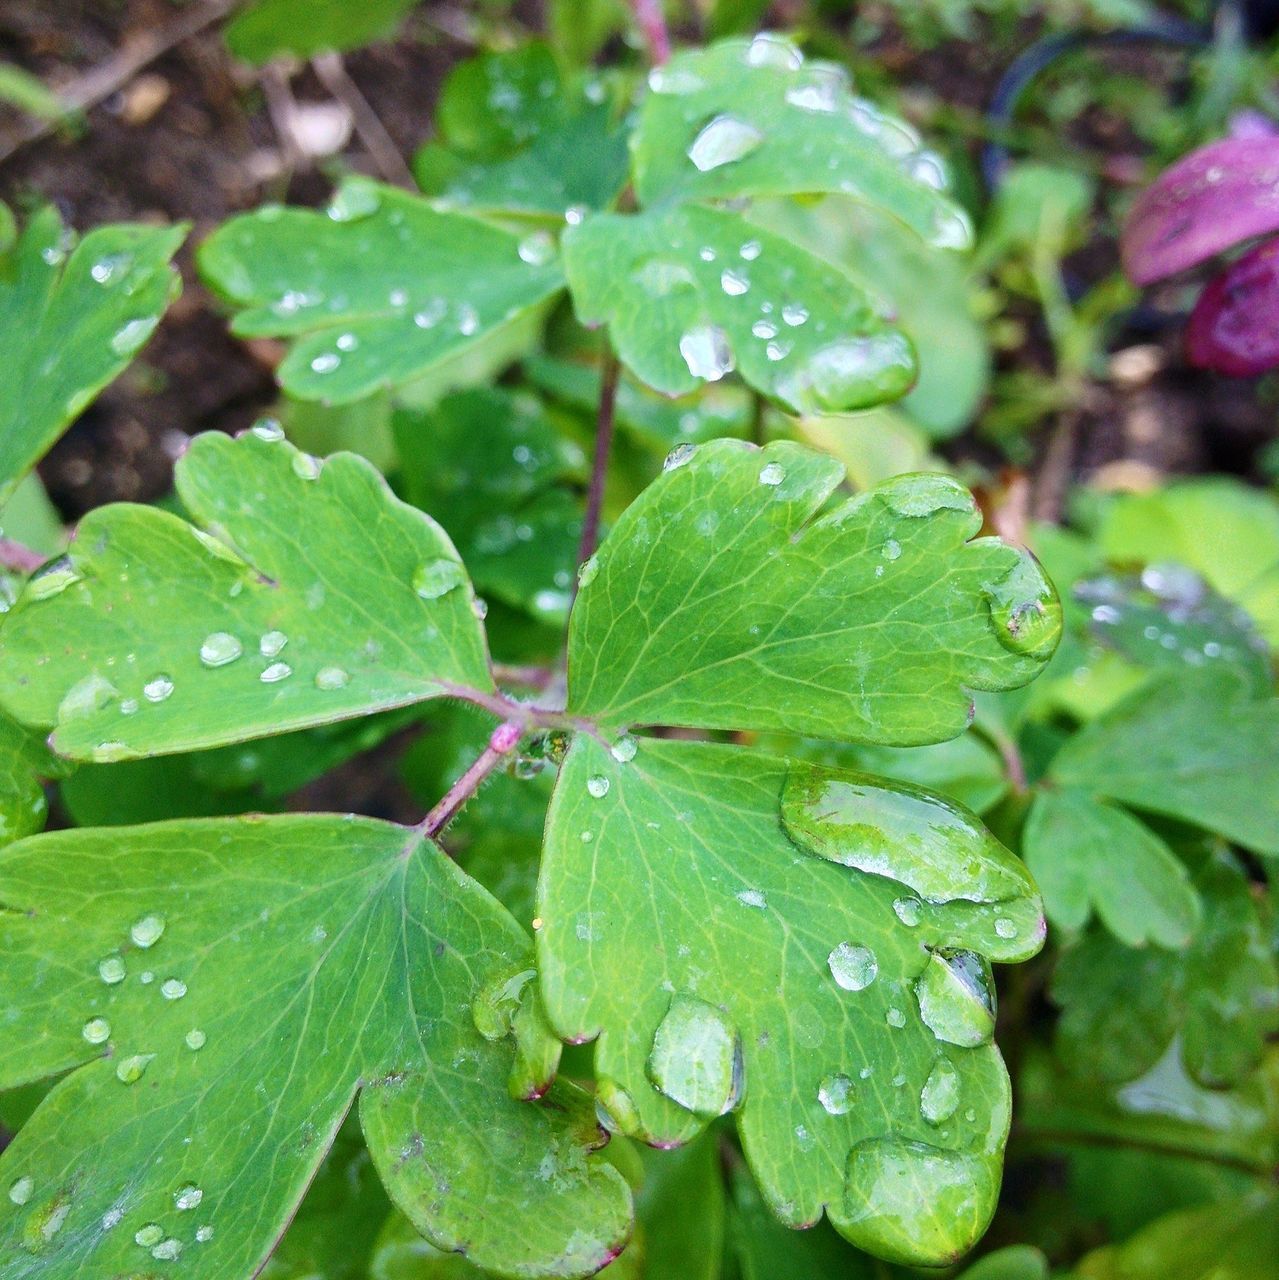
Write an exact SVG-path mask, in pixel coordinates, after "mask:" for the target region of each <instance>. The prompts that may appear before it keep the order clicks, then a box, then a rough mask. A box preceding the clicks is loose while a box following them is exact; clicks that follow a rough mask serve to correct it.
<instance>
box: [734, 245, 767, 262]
mask: <svg viewBox="0 0 1279 1280" xmlns="http://www.w3.org/2000/svg"><path fill="white" fill-rule="evenodd" d="M737 252H738V254H739V255H740V256H741V258H742V261H743V262H754V261H755V259H756V258H758V257H759V255H760V254H761V253H762V252H763V246H762V245H761V244H760V242H759V241H758V240H747V241H746V243H745V244H744V245H742V247H741V248H740V249H738V251H737Z"/></svg>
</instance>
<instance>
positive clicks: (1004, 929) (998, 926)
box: [995, 917, 1017, 938]
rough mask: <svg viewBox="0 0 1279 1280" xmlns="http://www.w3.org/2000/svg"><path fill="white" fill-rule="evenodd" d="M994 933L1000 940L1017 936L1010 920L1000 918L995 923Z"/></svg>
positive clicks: (1014, 926) (1015, 927)
mask: <svg viewBox="0 0 1279 1280" xmlns="http://www.w3.org/2000/svg"><path fill="white" fill-rule="evenodd" d="M995 932H996V933H997V934H998V935H999V936H1000V937H1001V938H1015V937H1016V936H1017V926H1016V925H1015V924H1013V922H1012V921H1011V920H1009V919H1006V918H1004V917H1000V919H998V920H996V921H995Z"/></svg>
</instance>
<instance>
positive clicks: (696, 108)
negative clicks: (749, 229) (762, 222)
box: [631, 34, 970, 248]
mask: <svg viewBox="0 0 1279 1280" xmlns="http://www.w3.org/2000/svg"><path fill="white" fill-rule="evenodd" d="M649 90H650V92H649V93H648V95H647V96H646V97H645V99H644V102H643V104H642V106H641V108H640V115H639V122H638V124H637V126H636V130H635V136H634V140H633V142H632V147H631V151H632V169H633V174H634V182H635V191H636V194H637V195H638V196H639V199H640V203H641V204H644V205H656V204H659V203H662V202H664V201H669V200H707V199H716V200H725V199H734V198H737V197H741V196H766V195H798V194H816V193H820V192H838V193H841V194H844V195H849V196H853V197H855V198H857V199H859V200H863V201H865V202H866V203H868V204H872V205H875V206H877V207H879V208H882V209H883V210H885V211H886V212H888V213H891V214H893V215H894V216H895V217H897V218H899V219H901V220H902V221H903V222H905V223H906V224H907V225H908V226H909V227H911V228H912V229H913V230H914V231H916V232H917V233H918V234H919V235H921V236H923V237H924V239H926V240H928V241H930V242H931V243H933V244H936V245H938V246H944V247H947V248H963V247H965V246H966V245H967V244H968V242H969V238H970V231H969V227H968V222H967V219H966V218H965V217H964V215H963V213H962V211H961V210H960V209H959V207H958V206H957V205H955V204H953V203H952V202H951V201H950V200H949V199H948V198H947V197H946V195H945V194H944V188H945V185H946V175H945V172H944V170H943V168H942V164H941V161H940V160H939V159H938V157H937V156H936V155H934V154H933V153H932V152H930V151H926V150H923V149H922V148H921V145H920V139H919V135H918V134H917V133H916V132H915V131H914V130H913V129H912V128H910V126H909V125H907V124H905V123H904V122H903V121H901V120H898V119H896V118H895V117H893V116H889V115H887V114H885V113H884V112H883V111H881V110H880V109H879V108H878V107H876V106H875V105H874V104H873V103H871V102H869V101H867V100H866V99H865V98H858V97H855V96H854V95H853V94H852V92H851V90H850V88H849V84H848V78H847V73H846V72H845V71H844V69H843V68H842V67H840V66H837V65H836V64H834V63H829V62H813V63H805V61H804V57H803V55H802V54H801V53H800V51H799V49H798V48H797V47H796V46H795V45H794V44H792V43H791V42H790V41H789V40H787V39H785V38H784V37H780V36H776V35H771V34H762V35H759V36H756V37H755V38H754V39H753V40H739V39H733V40H721V41H719V42H717V43H716V44H714V45H711V46H710V47H709V48H706V49H699V50H686V51H684V52H681V53H677V54H676V55H675V56H674V57H673V58H672V59H671V60H670V61H669V62H668V63H667V64H666V65H665V66H662V67H659V68H657V69H656V70H655V71H653V72H652V74H651V75H650V76H649Z"/></svg>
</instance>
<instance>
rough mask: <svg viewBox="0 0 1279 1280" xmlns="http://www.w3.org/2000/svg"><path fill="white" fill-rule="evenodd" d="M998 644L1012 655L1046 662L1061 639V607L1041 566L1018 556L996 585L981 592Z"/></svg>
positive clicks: (987, 585)
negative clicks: (984, 597)
mask: <svg viewBox="0 0 1279 1280" xmlns="http://www.w3.org/2000/svg"><path fill="white" fill-rule="evenodd" d="M982 590H983V593H984V594H985V596H986V602H987V605H988V607H989V609H990V621H991V624H992V625H993V626H994V628H995V635H996V636H997V637H998V639H999V643H1000V644H1002V645H1003V646H1004V648H1005V649H1007V650H1008V651H1009V652H1010V653H1016V654H1027V655H1029V656H1030V657H1035V658H1046V657H1048V656H1049V655H1050V654H1051V653H1052V652H1053V650H1054V649H1055V648H1056V647H1057V640H1058V638H1059V637H1060V635H1061V605H1060V604H1059V603H1058V602H1057V598H1056V596H1055V595H1054V594H1053V591H1052V588H1051V587H1050V586H1049V585H1048V582H1047V580H1046V579H1045V577H1044V575H1043V574H1042V573H1041V572H1040V571H1039V566H1038V565H1037V564H1036V563H1035V562H1034V560H1032V559H1031V558H1030V556H1028V555H1024V554H1023V555H1019V556H1018V557H1017V560H1016V562H1015V563H1014V564H1013V566H1012V568H1011V569H1010V570H1009V571H1008V572H1007V573H1006V574H1005V575H1004V576H1003V577H1002V578H1000V579H999V580H998V581H997V582H991V583H986V584H985V586H983V588H982Z"/></svg>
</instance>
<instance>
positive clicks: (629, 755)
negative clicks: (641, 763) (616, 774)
mask: <svg viewBox="0 0 1279 1280" xmlns="http://www.w3.org/2000/svg"><path fill="white" fill-rule="evenodd" d="M637 751H639V743H637V742H636V741H635V739H634V738H632V737H631V736H630V734H623V735H622V737H620V738H618V740H617V741H616V742H615V743H613V745H612V747H611V748H610V750H609V754H610V755H611V756H612V757H613V759H614V760H616V761H617V762H618V764H630V762H631V761H632V760H634V759H635V754H636V752H637Z"/></svg>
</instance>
